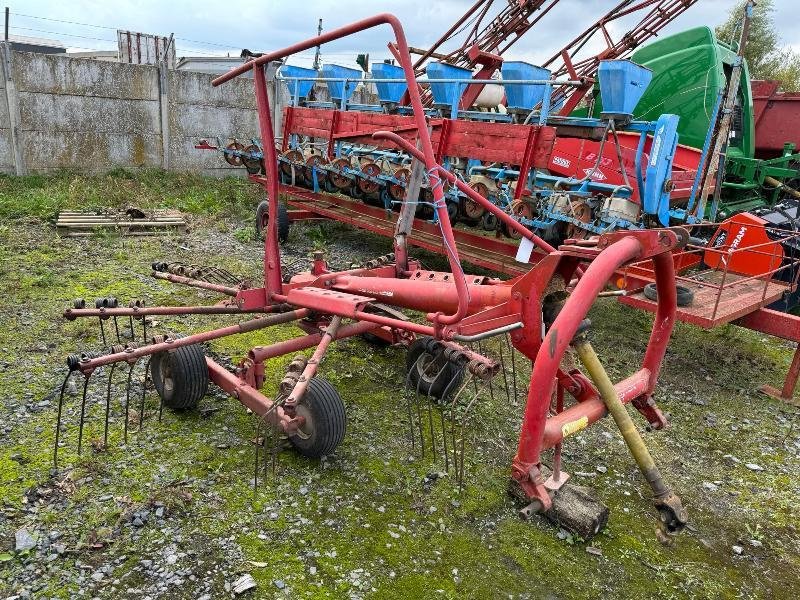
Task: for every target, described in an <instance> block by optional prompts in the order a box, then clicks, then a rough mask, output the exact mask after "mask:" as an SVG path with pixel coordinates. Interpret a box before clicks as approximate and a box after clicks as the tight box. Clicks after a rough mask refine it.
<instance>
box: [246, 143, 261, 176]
mask: <svg viewBox="0 0 800 600" xmlns="http://www.w3.org/2000/svg"><path fill="white" fill-rule="evenodd" d="M244 152H250V153H261V148H259V147H258V146H256V145H255V144H250V145H249V146H247V147H246V148H245V149H244ZM242 163H243V164H244V168H245V169H247V172H248V173H250V175H258V174H259V173H261V172H262V171H263V170H264V160H263V158H253V157H250V156H243V157H242Z"/></svg>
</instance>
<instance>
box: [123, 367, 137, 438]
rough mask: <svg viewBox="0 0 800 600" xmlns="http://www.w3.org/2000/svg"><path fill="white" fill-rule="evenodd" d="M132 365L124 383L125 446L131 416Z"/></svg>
mask: <svg viewBox="0 0 800 600" xmlns="http://www.w3.org/2000/svg"><path fill="white" fill-rule="evenodd" d="M135 364H136V363H134V364H133V365H130V364H129V365H128V380H127V381H126V383H125V434H124V435H125V445H126V446H127V444H128V421H130V414H131V412H130V411H131V376H132V375H133V367H134V365H135Z"/></svg>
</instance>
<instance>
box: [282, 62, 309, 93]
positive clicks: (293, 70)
mask: <svg viewBox="0 0 800 600" xmlns="http://www.w3.org/2000/svg"><path fill="white" fill-rule="evenodd" d="M281 76H282V77H311V79H308V80H305V79H303V80H293V81H287V82H285V83H286V85H287V86H288V88H289V93H290V94H291V95H292V98H294V97H295V84H297V98H298V99H299V100H302V99H304V98H305V97H306V96H308V93H309V92H310V91H311V88H312V87H314V79H315V78H316V77H317V72H316V71H315V70H314V69H306V68H305V67H293V66H292V65H283V66H282V67H281Z"/></svg>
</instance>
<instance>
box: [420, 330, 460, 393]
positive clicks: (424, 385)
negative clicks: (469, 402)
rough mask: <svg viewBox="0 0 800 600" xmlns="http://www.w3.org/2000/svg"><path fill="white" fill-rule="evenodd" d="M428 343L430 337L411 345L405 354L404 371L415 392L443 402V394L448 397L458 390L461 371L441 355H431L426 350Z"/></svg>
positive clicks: (422, 338) (424, 337) (423, 337)
mask: <svg viewBox="0 0 800 600" xmlns="http://www.w3.org/2000/svg"><path fill="white" fill-rule="evenodd" d="M430 341H431V338H430V337H427V336H422V337H418V338H417V339H416V340H414V341H413V342H412V343H411V345H410V346H409V347H408V353H407V354H406V369H407V370H408V374H409V377H410V380H411V385H412V386H413V387H414V389H415V390H418V391H419V393H420V394H424V395H425V396H431V397H433V398H436V399H438V400H443V399H444V397H445V392H446V393H447V395H450V394H452V393H453V392H455V391H456V390H457V389H458V385H459V383H460V381H461V378H462V377H463V371H462V370H461V369H459V368H458V366H457V365H455V364H453V363H452V362H450V361H448V360H447V358H445V356H444V354H443V353H439V354H433V353H431V352H430V351H429V350H428V343H429V342H430Z"/></svg>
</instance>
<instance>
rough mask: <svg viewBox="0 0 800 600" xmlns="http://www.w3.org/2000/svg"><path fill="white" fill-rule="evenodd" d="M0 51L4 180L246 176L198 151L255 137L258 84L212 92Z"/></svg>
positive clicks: (204, 79) (128, 70)
mask: <svg viewBox="0 0 800 600" xmlns="http://www.w3.org/2000/svg"><path fill="white" fill-rule="evenodd" d="M0 46H2V47H0V59H1V60H2V63H3V69H2V74H3V76H2V78H0V79H2V81H0V85H2V88H0V171H1V172H6V173H20V174H22V173H41V172H48V171H53V170H57V169H76V170H80V171H86V172H97V171H105V170H108V169H110V168H114V167H125V168H137V167H162V168H169V169H174V170H185V171H198V170H199V171H203V172H205V173H208V174H214V175H231V174H237V175H241V174H243V173H244V170H243V169H241V168H238V169H234V168H232V167H230V166H228V164H227V163H225V161H224V160H222V157H221V155H220V154H219V153H216V152H209V151H203V150H196V149H195V148H194V144H195V143H196V142H197V141H198V140H199V139H200V138H210V139H211V140H214V139H215V138H217V137H219V138H221V139H222V141H223V142H225V141H226V139H227V138H230V137H236V138H238V139H243V140H249V139H250V138H254V137H259V135H258V120H257V117H256V111H255V99H254V95H253V80H252V79H244V78H240V79H236V80H233V81H231V82H229V83H227V84H225V85H224V86H222V87H220V88H213V87H212V86H211V80H212V79H213V76H212V75H207V74H203V73H193V72H186V71H175V70H166V69H164V70H163V71H161V72H160V71H159V67H156V66H148V65H129V64H122V63H112V62H103V61H97V60H91V59H83V58H72V57H65V56H58V55H47V54H33V53H28V52H16V51H13V52H9V51H8V50H7V49H6V48H5V47H4V45H3V44H0ZM9 64H10V68H7V66H8V65H9ZM12 133H15V134H16V135H12Z"/></svg>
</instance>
